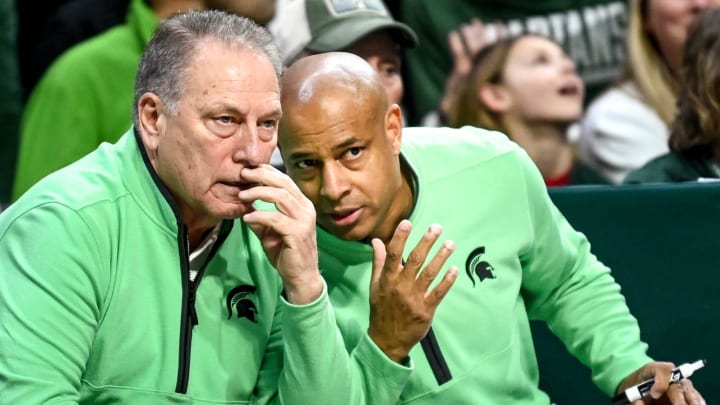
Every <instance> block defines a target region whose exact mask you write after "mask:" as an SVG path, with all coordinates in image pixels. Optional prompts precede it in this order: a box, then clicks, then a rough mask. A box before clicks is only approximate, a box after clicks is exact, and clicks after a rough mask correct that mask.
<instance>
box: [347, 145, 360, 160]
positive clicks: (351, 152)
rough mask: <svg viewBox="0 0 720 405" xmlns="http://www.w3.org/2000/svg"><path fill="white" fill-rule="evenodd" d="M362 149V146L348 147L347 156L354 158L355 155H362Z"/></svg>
mask: <svg viewBox="0 0 720 405" xmlns="http://www.w3.org/2000/svg"><path fill="white" fill-rule="evenodd" d="M362 151H363V148H361V147H359V146H356V147H354V148H350V149H348V151H347V152H346V153H347V156H348V157H349V158H356V157H358V156H360V155H362Z"/></svg>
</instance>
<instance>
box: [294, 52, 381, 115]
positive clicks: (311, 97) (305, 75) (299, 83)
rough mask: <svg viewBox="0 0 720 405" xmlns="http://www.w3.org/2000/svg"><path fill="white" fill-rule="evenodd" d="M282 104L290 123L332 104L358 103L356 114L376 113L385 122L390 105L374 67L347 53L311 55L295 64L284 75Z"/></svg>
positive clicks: (355, 106)
mask: <svg viewBox="0 0 720 405" xmlns="http://www.w3.org/2000/svg"><path fill="white" fill-rule="evenodd" d="M281 102H282V105H283V109H284V110H285V111H286V112H287V115H289V116H288V117H287V118H288V119H289V120H292V118H293V117H292V115H293V112H300V110H304V109H305V108H312V107H315V108H320V109H323V108H325V107H327V104H329V103H333V104H336V103H342V104H346V103H350V104H354V107H352V108H353V110H355V111H358V109H362V110H364V111H368V110H375V115H376V117H377V119H379V120H382V118H383V117H384V115H385V112H386V111H387V109H388V106H389V105H388V98H387V94H386V92H385V88H384V87H383V84H382V82H381V80H380V77H379V76H378V75H377V73H376V72H375V70H374V69H373V68H372V66H370V65H369V64H368V63H367V62H366V61H365V59H362V58H361V57H359V56H357V55H354V54H351V53H347V52H327V53H321V54H317V55H311V56H307V57H304V58H302V59H299V60H298V61H297V62H295V63H294V64H292V65H291V66H290V67H289V68H288V69H287V70H286V71H285V72H284V73H283V77H282V100H281ZM353 110H350V111H353Z"/></svg>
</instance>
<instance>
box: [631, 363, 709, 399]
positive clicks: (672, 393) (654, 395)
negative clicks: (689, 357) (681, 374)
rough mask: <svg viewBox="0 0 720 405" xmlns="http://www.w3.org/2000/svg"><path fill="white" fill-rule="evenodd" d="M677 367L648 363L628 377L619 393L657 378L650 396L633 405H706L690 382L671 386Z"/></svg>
mask: <svg viewBox="0 0 720 405" xmlns="http://www.w3.org/2000/svg"><path fill="white" fill-rule="evenodd" d="M673 368H675V365H674V364H672V363H666V362H659V361H654V362H651V363H648V364H646V365H644V366H642V367H640V368H639V369H637V370H635V372H633V373H632V374H630V375H629V376H627V377H626V378H625V380H623V382H622V383H620V386H619V387H618V390H617V392H618V393H620V392H623V391H625V390H626V389H628V388H630V387H632V386H633V385H636V384H640V383H641V382H643V381H645V380H649V379H651V378H655V384H653V386H652V388H651V389H650V395H649V396H647V397H645V398H643V399H641V400H637V401H635V402H633V403H632V405H647V404H672V405H705V399H703V397H702V396H701V395H700V393H699V392H698V391H697V390H696V389H695V387H693V384H692V382H691V381H690V380H688V379H684V380H680V382H678V383H673V384H670V375H671V373H672V369H673Z"/></svg>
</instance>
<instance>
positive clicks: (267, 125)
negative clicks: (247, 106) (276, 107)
mask: <svg viewBox="0 0 720 405" xmlns="http://www.w3.org/2000/svg"><path fill="white" fill-rule="evenodd" d="M261 125H262V126H263V128H268V129H272V128H275V127H276V126H277V120H265V121H263V122H262V123H261Z"/></svg>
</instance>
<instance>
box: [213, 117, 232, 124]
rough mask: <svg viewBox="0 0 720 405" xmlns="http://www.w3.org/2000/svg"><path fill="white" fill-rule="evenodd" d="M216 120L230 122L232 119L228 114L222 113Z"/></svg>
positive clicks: (223, 122) (224, 122) (222, 122)
mask: <svg viewBox="0 0 720 405" xmlns="http://www.w3.org/2000/svg"><path fill="white" fill-rule="evenodd" d="M217 121H218V122H220V123H221V124H232V122H233V119H232V117H230V116H228V115H222V116H220V117H217Z"/></svg>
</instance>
